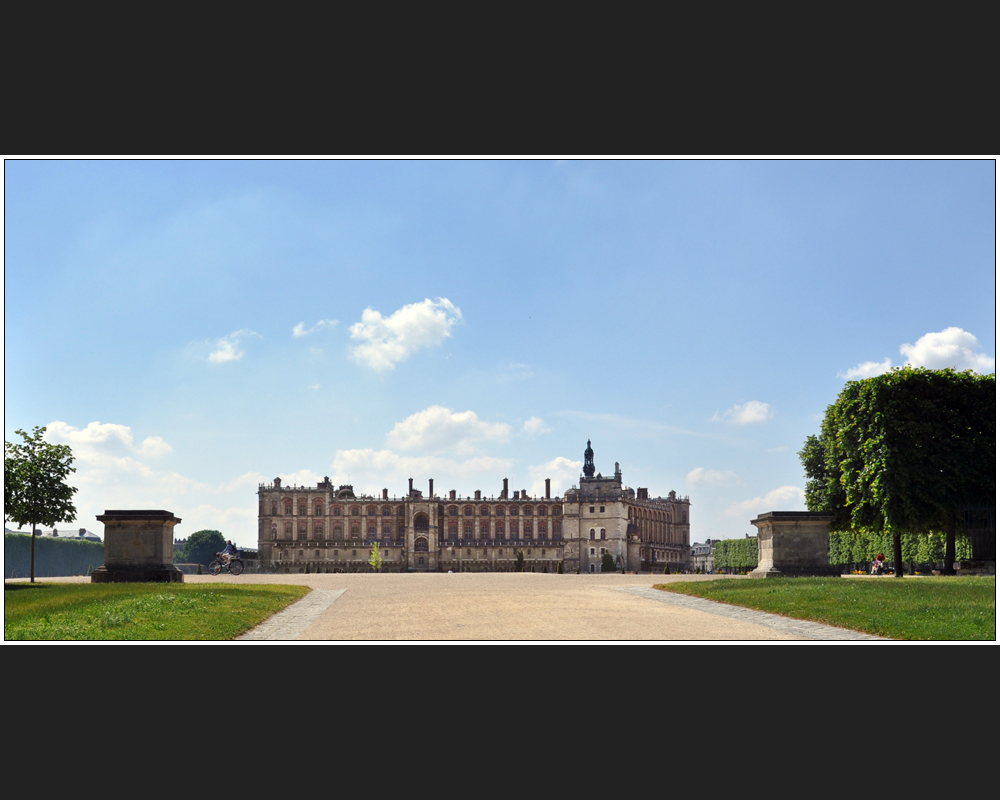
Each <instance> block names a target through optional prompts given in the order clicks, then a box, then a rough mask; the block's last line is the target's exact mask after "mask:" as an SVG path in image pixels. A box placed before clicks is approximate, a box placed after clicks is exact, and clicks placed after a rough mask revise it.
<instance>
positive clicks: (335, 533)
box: [333, 525, 344, 539]
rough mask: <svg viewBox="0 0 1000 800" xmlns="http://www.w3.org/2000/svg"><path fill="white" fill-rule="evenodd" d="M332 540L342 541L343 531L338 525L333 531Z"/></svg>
mask: <svg viewBox="0 0 1000 800" xmlns="http://www.w3.org/2000/svg"><path fill="white" fill-rule="evenodd" d="M333 538H334V539H343V538H344V531H343V529H342V528H341V527H340V526H339V525H338V526H337V527H336V528H334V529H333Z"/></svg>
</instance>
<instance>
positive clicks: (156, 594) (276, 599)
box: [3, 582, 309, 641]
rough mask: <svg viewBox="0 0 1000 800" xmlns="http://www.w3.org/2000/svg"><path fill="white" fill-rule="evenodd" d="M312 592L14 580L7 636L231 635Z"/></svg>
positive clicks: (9, 588) (8, 592)
mask: <svg viewBox="0 0 1000 800" xmlns="http://www.w3.org/2000/svg"><path fill="white" fill-rule="evenodd" d="M308 592H309V588H308V587H307V586H288V585H281V584H255V585H248V586H232V585H229V584H221V583H198V584H164V583H44V582H43V583H34V584H31V583H7V584H4V622H3V635H4V640H5V641H15V640H25V639H30V640H42V639H46V640H88V641H95V640H101V641H143V640H146V641H149V640H167V641H185V640H188V641H190V640H202V641H204V640H228V639H233V638H235V637H236V636H239V635H240V634H241V633H245V632H246V631H248V630H250V629H251V628H253V627H254V626H256V625H258V624H260V623H261V622H263V621H264V620H265V619H267V618H268V617H270V616H271V615H272V614H275V613H276V612H278V611H281V610H282V609H283V608H285V607H286V606H288V605H289V604H291V603H293V602H294V601H296V600H298V599H299V598H300V597H302V596H303V595H305V594H306V593H308Z"/></svg>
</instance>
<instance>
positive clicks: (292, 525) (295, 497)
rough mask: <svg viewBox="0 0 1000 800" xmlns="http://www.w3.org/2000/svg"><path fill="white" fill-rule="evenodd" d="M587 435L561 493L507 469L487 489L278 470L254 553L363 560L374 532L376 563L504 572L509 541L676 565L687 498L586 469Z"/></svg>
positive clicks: (592, 563) (584, 566)
mask: <svg viewBox="0 0 1000 800" xmlns="http://www.w3.org/2000/svg"><path fill="white" fill-rule="evenodd" d="M593 473H594V468H593V451H592V450H591V449H590V442H588V443H587V452H586V453H585V463H584V475H583V476H581V478H580V485H579V487H576V486H574V487H573V488H572V489H570V490H569V491H567V492H566V493H565V495H564V496H563V497H562V498H561V499H560V498H552V497H551V496H550V492H549V489H548V487H549V481H548V480H546V482H545V485H546V491H545V496H544V497H528V495H527V492H526V491H520V492H517V491H515V492H513V494H511V493H510V490H509V488H508V480H507V479H506V478H505V479H504V485H503V489H502V490H501V491H500V494H499V496H498V497H489V498H486V497H484V496H483V493H482V492H481V491H476V492H475V493H474V495H472V496H465V497H460V496H458V494H457V492H456V491H455V490H451V491H450V492H449V493H448V496H447V497H440V496H438V495H436V494H435V493H434V481H433V479H431V480H430V481H429V483H428V493H427V497H424V496H423V492H422V491H420V490H417V489H414V488H413V480H412V478H411V479H410V486H409V490H408V492H407V493H406V494H405V495H403V496H401V497H400V496H392V497H390V496H389V491H388V489H383V490H382V494H381V496H377V495H367V494H360V495H359V494H355V492H354V487H353V486H349V485H341V486H337V487H334V486H333V485H332V484H331V483H330V479H329V478H326V479H324V480H323V481H322V482H321V483H319V484H318V485H317V486H285V485H282V482H281V479H280V478H275V480H274V482H273V483H270V484H261V486H260V487H259V489H258V492H257V494H258V498H259V504H258V541H259V551H260V565H261V568H263V569H265V570H274V571H277V572H305V571H306V570H308V571H309V572H364V571H368V569H369V567H368V560H369V558H370V552H371V543H372V542H373V541H377V542H378V544H379V549H380V551H381V554H382V559H383V569H387V570H389V571H392V572H407V571H411V572H447V571H449V570H451V571H454V572H509V571H512V570H513V569H514V565H515V563H516V559H517V554H518V552H521V553H523V555H524V569H525V570H526V571H530V570H531V569H532V568H533V569H534V571H535V572H542V571H547V572H550V573H551V572H556V571H557V570H558V567H559V565H560V563H561V564H562V567H563V570H564V572H576V571H577V570H579V571H581V572H600V570H601V559H602V556H603V554H604V552H605V551H607V552H610V553H611V555H612V557H613V558H614V559H615V563H616V564H617V565H618V568H619V569H621V568H624V569H626V570H629V571H636V572H639V571H656V572H663V569H664V567H665V566H667V565H668V564H669V565H670V569H671V571H678V570H680V569H684V568H686V567H687V560H688V553H689V550H690V546H689V545H690V520H689V510H690V501H689V500H688V498H686V497H684V498H681V497H678V496H677V495H676V494H675V493H674V492H670V494H669V495H668V496H667V497H666V498H663V497H656V498H650V497H649V492H648V490H647V489H639V490H638V491H636V490H633V489H629V488H625V487H623V486H622V476H621V471H620V469H619V468H618V465H617V464H616V465H615V475H614V477H613V478H605V477H603V476H601V475H600V474H598V475H596V476H594V474H593Z"/></svg>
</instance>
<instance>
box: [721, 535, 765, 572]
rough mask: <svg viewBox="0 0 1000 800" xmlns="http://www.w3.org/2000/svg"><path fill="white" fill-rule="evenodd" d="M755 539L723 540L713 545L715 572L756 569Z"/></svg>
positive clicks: (756, 552)
mask: <svg viewBox="0 0 1000 800" xmlns="http://www.w3.org/2000/svg"><path fill="white" fill-rule="evenodd" d="M757 558H758V547H757V537H756V536H753V537H750V538H745V539H723V540H722V541H720V542H716V544H715V562H714V563H715V571H716V572H723V571H733V572H746V571H747V570H752V569H756V567H757Z"/></svg>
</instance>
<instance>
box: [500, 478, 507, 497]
mask: <svg viewBox="0 0 1000 800" xmlns="http://www.w3.org/2000/svg"><path fill="white" fill-rule="evenodd" d="M500 499H502V500H506V499H507V479H506V478H504V479H503V494H501V495H500Z"/></svg>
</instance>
